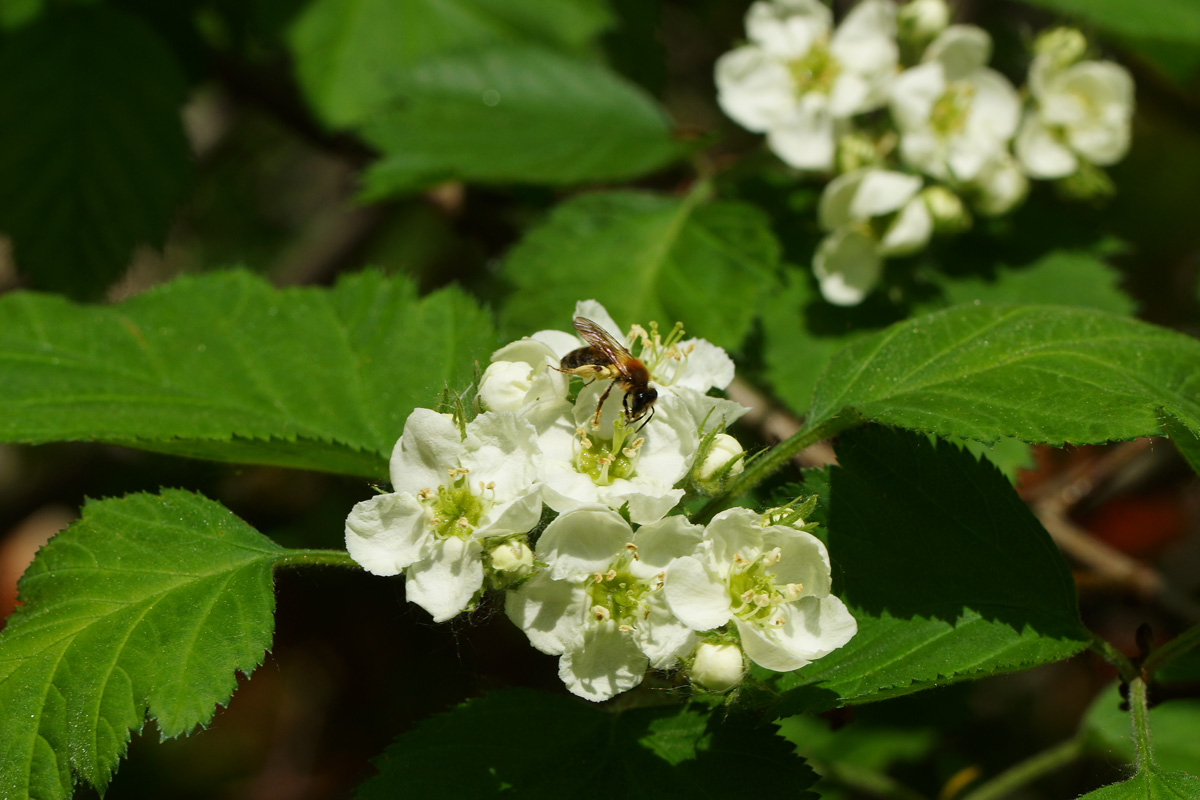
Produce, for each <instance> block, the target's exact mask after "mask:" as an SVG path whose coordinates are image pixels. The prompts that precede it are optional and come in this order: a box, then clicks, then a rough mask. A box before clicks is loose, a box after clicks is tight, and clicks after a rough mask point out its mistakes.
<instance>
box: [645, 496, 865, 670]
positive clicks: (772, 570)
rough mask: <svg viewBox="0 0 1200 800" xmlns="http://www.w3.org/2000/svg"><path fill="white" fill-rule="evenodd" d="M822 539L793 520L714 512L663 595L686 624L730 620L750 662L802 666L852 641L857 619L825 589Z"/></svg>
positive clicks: (671, 572)
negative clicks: (780, 522)
mask: <svg viewBox="0 0 1200 800" xmlns="http://www.w3.org/2000/svg"><path fill="white" fill-rule="evenodd" d="M830 587H831V578H830V569H829V555H828V553H827V552H826V550H825V545H823V544H822V543H821V541H820V540H819V539H817V538H816V537H815V536H813V535H812V534H809V533H805V532H803V531H800V530H798V529H796V528H795V527H792V526H790V525H767V526H764V525H763V521H762V518H761V517H760V516H759V515H758V514H756V513H755V512H753V511H751V510H750V509H746V508H732V509H729V510H727V511H723V512H721V513H720V514H718V515H717V516H716V517H714V518H713V521H712V522H710V523H709V524H708V527H707V528H706V530H705V535H704V541H703V542H702V543H701V545H700V547H699V548H697V550H696V552H695V553H694V554H693V555H685V556H682V557H680V558H677V559H675V560H674V561H672V562H671V563H670V565H669V566H668V567H667V570H666V576H665V579H664V586H663V593H664V594H665V596H666V600H667V605H668V606H669V607H670V610H671V611H672V612H673V613H674V614H675V616H676V617H678V618H679V620H680V621H681V622H683V623H684V624H685V625H687V626H688V627H690V628H692V629H693V630H696V631H709V630H714V629H717V628H721V627H722V626H725V625H728V624H729V623H733V625H734V626H735V627H736V629H737V633H738V635H739V637H740V639H741V643H742V648H743V649H744V651H745V653H746V655H747V656H748V657H749V658H750V660H751V661H753V662H754V663H756V664H758V665H759V666H761V667H765V668H767V669H770V670H775V671H777V672H785V671H788V670H794V669H799V668H800V667H803V666H804V665H806V664H808V663H810V662H812V661H813V660H815V659H818V658H820V657H821V656H823V655H827V654H828V653H830V652H832V651H834V650H836V649H837V648H839V647H841V646H842V645H844V644H846V642H848V641H850V639H851V637H853V636H854V634H855V632H856V631H857V623H856V622H855V621H854V617H852V616H851V615H850V612H849V611H848V610H847V609H846V606H845V605H844V604H843V603H842V601H841V600H839V599H838V598H837V597H835V596H833V595H832V594H830V593H829V592H830Z"/></svg>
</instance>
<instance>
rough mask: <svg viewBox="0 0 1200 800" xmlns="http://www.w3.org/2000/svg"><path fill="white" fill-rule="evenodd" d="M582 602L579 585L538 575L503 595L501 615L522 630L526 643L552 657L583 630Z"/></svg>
mask: <svg viewBox="0 0 1200 800" xmlns="http://www.w3.org/2000/svg"><path fill="white" fill-rule="evenodd" d="M586 602H587V593H586V592H585V591H584V590H583V588H582V585H581V584H578V583H571V582H568V581H556V580H554V579H553V578H551V577H550V576H549V575H547V574H546V573H545V572H539V573H537V574H536V575H534V576H533V577H532V578H530V579H529V580H527V581H525V582H524V583H522V584H521V585H520V586H519V587H518V588H516V589H513V590H511V591H509V592H508V593H507V595H506V597H505V598H504V612H505V613H506V614H507V615H508V618H509V619H510V620H512V621H513V624H515V625H516V626H517V627H519V628H520V629H521V630H523V631H525V635H526V636H528V637H529V643H530V644H532V645H533V646H534V647H536V648H537V649H538V650H541V651H542V652H543V653H549V654H550V655H553V656H556V655H560V654H561V653H562V652H563V650H564V649H565V648H566V643H567V642H569V641H571V640H572V639H574V638H576V637H577V636H579V635H580V632H581V631H582V630H583V625H584V614H585V613H586V609H585V607H584V604H585V603H586Z"/></svg>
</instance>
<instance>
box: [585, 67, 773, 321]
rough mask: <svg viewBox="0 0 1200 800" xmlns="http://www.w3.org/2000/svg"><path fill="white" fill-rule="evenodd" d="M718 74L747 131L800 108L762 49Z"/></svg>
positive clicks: (726, 104)
mask: <svg viewBox="0 0 1200 800" xmlns="http://www.w3.org/2000/svg"><path fill="white" fill-rule="evenodd" d="M714 74H715V79H716V83H717V103H718V104H719V105H720V106H721V110H722V111H724V112H725V113H726V114H727V115H729V118H730V119H732V120H733V121H734V122H736V123H738V124H739V125H741V126H742V127H743V128H745V129H746V130H749V131H754V132H755V133H765V132H766V131H767V130H768V129H769V128H770V127H771V126H772V125H774V124H776V123H777V122H778V121H779V120H780V119H783V118H784V117H786V116H787V114H788V113H789V112H790V111H791V109H792V108H793V107H794V106H795V105H796V96H795V82H794V81H793V80H792V76H791V73H789V72H788V69H787V67H786V66H785V65H784V64H783V63H782V62H781V61H779V60H778V59H776V58H774V57H772V56H771V55H769V54H768V53H767V52H766V51H765V50H763V49H762V48H760V47H755V46H753V45H750V46H747V47H739V48H738V49H736V50H732V51H730V52H728V53H726V54H725V55H723V56H721V57H720V58H719V59H717V63H716V67H715V73H714ZM589 319H590V318H589ZM597 321H598V320H597ZM612 333H614V334H615V331H612Z"/></svg>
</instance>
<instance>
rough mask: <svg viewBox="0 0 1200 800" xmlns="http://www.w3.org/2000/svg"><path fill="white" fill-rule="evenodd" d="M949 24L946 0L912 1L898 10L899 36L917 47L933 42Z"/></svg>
mask: <svg viewBox="0 0 1200 800" xmlns="http://www.w3.org/2000/svg"><path fill="white" fill-rule="evenodd" d="M949 24H950V7H949V6H948V5H946V0H910V2H908V3H905V4H904V5H902V6H900V8H898V9H897V10H896V29H897V36H898V37H899V38H900V39H901V40H902V41H904V42H905V43H906V44H911V45H913V46H916V47H924V46H925V45H926V44H928V43H929V42H931V41H933V40H934V39H935V38H936V37H937V35H938V34H939V33H941V32H942V31H944V30H946V26H947V25H949Z"/></svg>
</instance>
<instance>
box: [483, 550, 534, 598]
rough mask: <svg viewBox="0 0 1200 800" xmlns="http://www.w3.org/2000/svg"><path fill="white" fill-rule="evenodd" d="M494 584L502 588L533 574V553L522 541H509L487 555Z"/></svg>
mask: <svg viewBox="0 0 1200 800" xmlns="http://www.w3.org/2000/svg"><path fill="white" fill-rule="evenodd" d="M489 555H490V556H491V562H492V571H493V573H494V577H495V583H496V584H497V585H498V586H499V587H500V588H503V587H505V586H509V585H511V584H513V583H514V582H516V581H519V580H521V579H522V578H525V577H528V576H529V575H531V574H532V573H533V551H532V550H530V549H529V545H527V544H526V543H525V542H524V541H523V540H522V539H509V540H508V541H505V542H501V543H500V544H498V545H496V546H495V547H493V548H492V550H491V552H490V553H489Z"/></svg>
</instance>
